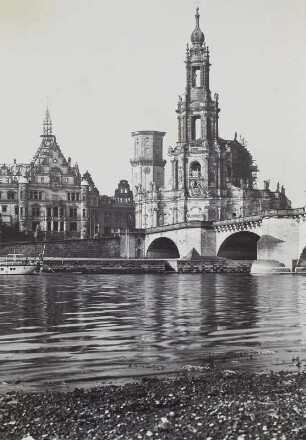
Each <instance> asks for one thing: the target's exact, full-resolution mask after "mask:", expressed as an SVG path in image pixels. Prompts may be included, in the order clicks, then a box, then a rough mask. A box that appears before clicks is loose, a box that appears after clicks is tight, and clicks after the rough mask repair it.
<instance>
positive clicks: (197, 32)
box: [170, 8, 222, 197]
mask: <svg viewBox="0 0 306 440" xmlns="http://www.w3.org/2000/svg"><path fill="white" fill-rule="evenodd" d="M195 18H196V26H195V29H194V31H193V32H192V34H191V43H192V44H191V47H189V46H188V45H187V50H186V61H185V65H186V90H185V96H184V99H183V98H182V97H181V96H179V101H178V106H177V110H176V113H177V118H178V143H177V148H175V149H173V150H172V152H171V153H170V160H171V166H172V189H173V190H184V192H185V196H186V197H188V193H189V189H190V188H194V187H196V188H197V187H200V188H201V190H204V189H205V190H208V189H209V188H214V189H217V188H220V186H221V185H222V182H221V180H220V177H219V176H218V169H217V168H218V163H219V161H220V160H219V159H220V158H219V147H218V113H219V111H220V110H219V105H218V95H217V94H215V95H214V99H212V97H211V91H210V87H209V73H210V61H209V48H208V47H207V46H206V45H205V38H204V34H203V32H202V30H201V29H200V24H199V19H200V15H199V8H197V10H196V15H195Z"/></svg>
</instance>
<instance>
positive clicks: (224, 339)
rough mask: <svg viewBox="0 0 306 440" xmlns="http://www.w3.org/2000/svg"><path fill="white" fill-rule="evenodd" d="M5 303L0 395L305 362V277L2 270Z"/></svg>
mask: <svg viewBox="0 0 306 440" xmlns="http://www.w3.org/2000/svg"><path fill="white" fill-rule="evenodd" d="M0 305H1V308H0V382H1V383H0V392H1V391H5V390H7V389H8V388H9V387H12V386H18V387H21V388H26V389H39V388H46V387H56V386H65V387H66V386H86V385H87V386H92V385H97V384H101V383H104V382H105V381H106V382H107V381H113V380H116V381H118V380H121V381H124V380H128V378H130V377H135V376H142V375H146V374H172V373H175V372H176V371H178V370H181V369H182V368H189V367H187V366H190V365H192V366H196V367H198V366H205V365H211V364H212V363H214V365H215V366H216V367H219V366H220V367H222V368H229V369H243V370H252V371H264V370H265V369H274V370H279V369H294V370H296V371H298V370H299V369H302V370H303V369H305V368H306V276H305V277H304V276H302V275H295V276H293V275H278V276H277V275H276V276H275V275H274V276H251V275H248V274H232V275H231V274H192V275H191V274H179V275H178V274H169V275H164V274H161V275H80V274H40V275H37V276H3V277H1V278H0ZM14 384H15V385H14Z"/></svg>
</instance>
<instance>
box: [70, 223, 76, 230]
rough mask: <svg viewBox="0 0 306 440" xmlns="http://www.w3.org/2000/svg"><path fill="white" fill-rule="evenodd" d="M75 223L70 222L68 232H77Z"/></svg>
mask: <svg viewBox="0 0 306 440" xmlns="http://www.w3.org/2000/svg"><path fill="white" fill-rule="evenodd" d="M77 230H78V229H77V222H70V232H77Z"/></svg>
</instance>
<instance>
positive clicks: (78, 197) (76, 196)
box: [75, 193, 80, 202]
mask: <svg viewBox="0 0 306 440" xmlns="http://www.w3.org/2000/svg"><path fill="white" fill-rule="evenodd" d="M75 198H76V201H77V202H78V201H79V200H80V194H79V193H76V195H75Z"/></svg>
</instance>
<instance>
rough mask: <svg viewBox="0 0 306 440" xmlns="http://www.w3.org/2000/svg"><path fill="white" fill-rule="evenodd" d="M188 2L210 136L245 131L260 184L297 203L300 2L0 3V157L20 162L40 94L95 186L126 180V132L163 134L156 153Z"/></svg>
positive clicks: (33, 132)
mask: <svg viewBox="0 0 306 440" xmlns="http://www.w3.org/2000/svg"><path fill="white" fill-rule="evenodd" d="M197 5H199V7H200V14H201V18H200V23H201V28H202V30H203V32H204V34H205V39H206V44H207V45H208V46H209V47H210V53H211V63H212V66H211V77H210V78H211V91H212V93H214V92H218V93H219V95H220V107H221V113H220V125H219V127H220V136H221V137H223V138H227V139H233V137H234V133H235V131H237V132H238V135H239V134H241V135H242V136H243V137H245V138H246V140H247V142H248V149H249V150H250V152H251V154H252V155H253V157H254V159H255V160H256V162H257V164H258V166H259V169H260V178H261V181H262V180H263V179H270V180H271V188H272V189H273V190H274V189H275V188H276V184H277V182H278V181H279V182H280V183H281V184H283V185H285V187H286V190H287V195H288V196H289V198H291V200H292V201H293V202H294V205H295V206H302V205H303V204H304V190H306V172H305V169H306V86H305V82H306V61H305V54H306V1H305V0H198V1H196V0H154V1H153V0H117V1H106V0H13V1H12V0H0V60H1V72H0V97H1V99H0V139H1V158H0V162H1V163H3V162H5V163H12V161H13V159H14V158H16V159H17V161H18V162H22V161H23V162H30V160H31V159H32V157H33V155H34V153H35V151H36V149H37V148H38V146H39V144H40V138H39V136H40V134H41V133H42V121H43V118H44V112H45V107H46V102H47V96H48V97H49V108H50V113H51V118H52V122H53V132H54V134H55V135H56V137H57V141H58V144H59V145H60V147H61V149H62V151H63V153H64V155H65V156H66V157H67V156H71V158H72V162H73V163H74V162H76V161H77V162H78V164H79V166H80V169H81V172H85V171H86V169H88V170H89V172H90V173H91V174H92V177H93V179H94V181H95V183H96V185H97V187H98V188H99V190H100V192H101V193H102V194H109V195H113V193H114V190H115V187H116V186H117V183H118V181H119V180H120V179H128V180H129V181H130V163H129V160H130V158H131V156H132V142H131V135H130V133H131V132H132V131H136V130H160V131H166V136H165V141H164V151H165V153H164V154H165V158H166V153H167V149H168V146H169V145H175V142H176V140H177V139H176V136H177V120H176V114H175V108H176V103H177V96H178V94H179V93H184V87H185V65H184V59H185V48H186V43H188V42H189V41H190V34H191V32H192V30H193V29H194V25H195V19H194V13H195V7H196V6H197Z"/></svg>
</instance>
